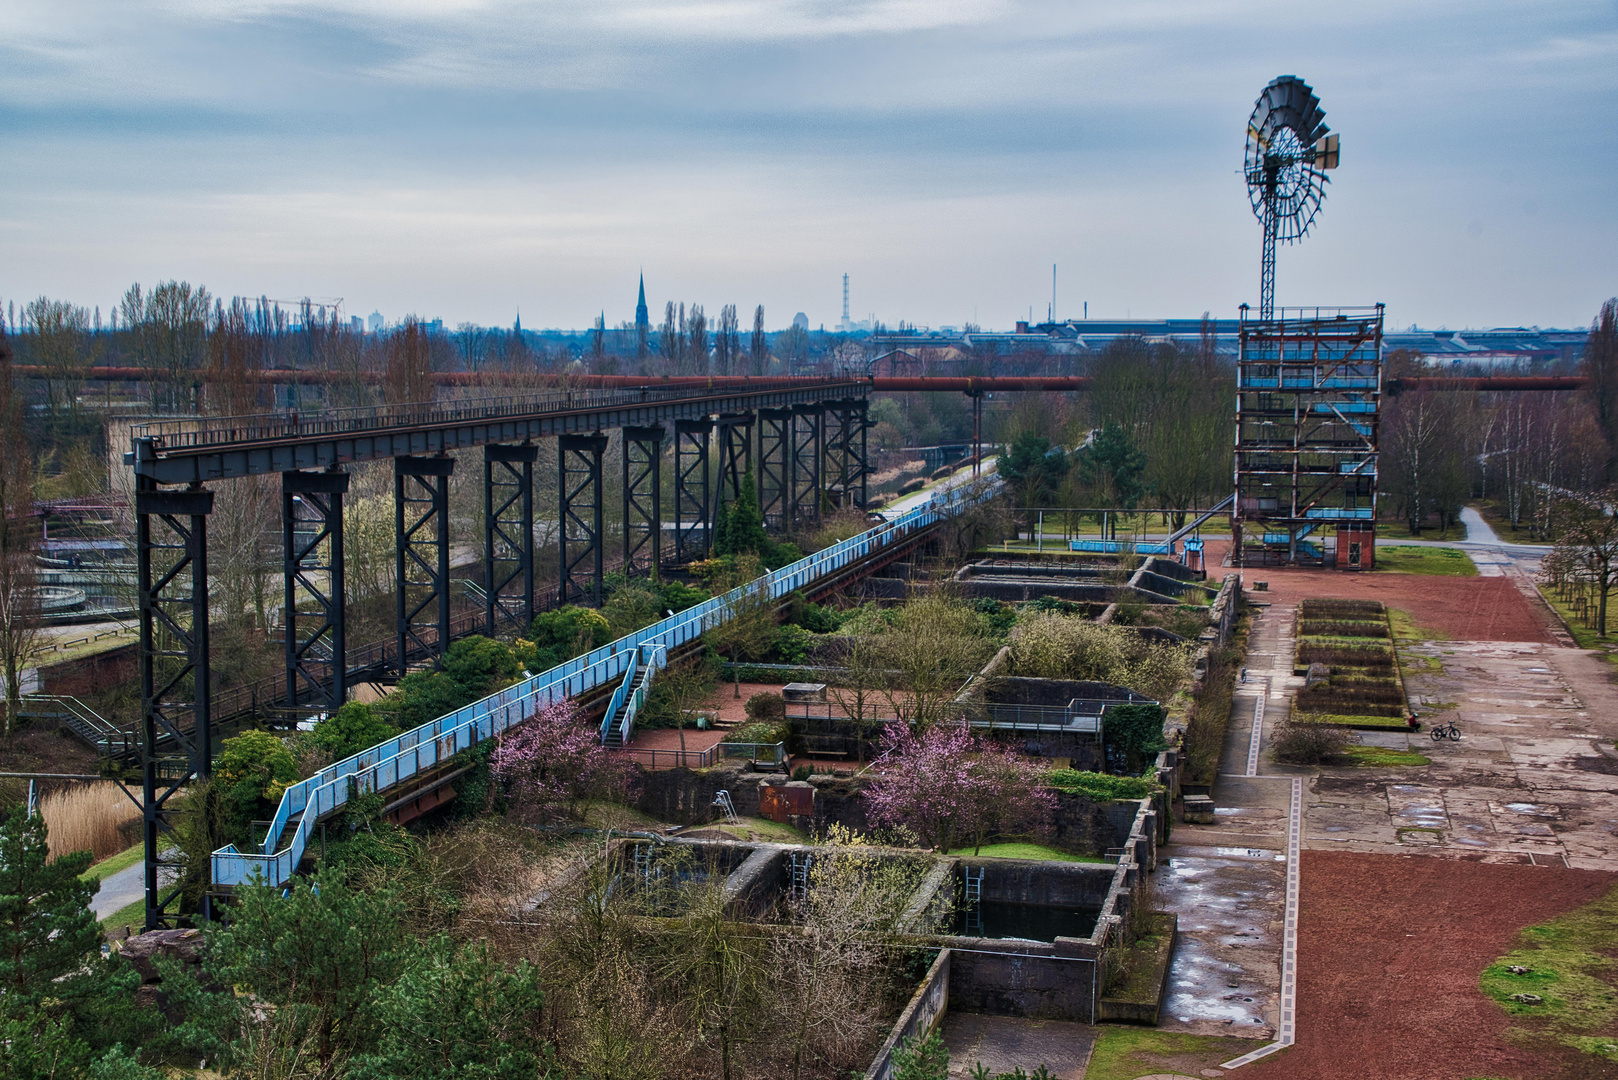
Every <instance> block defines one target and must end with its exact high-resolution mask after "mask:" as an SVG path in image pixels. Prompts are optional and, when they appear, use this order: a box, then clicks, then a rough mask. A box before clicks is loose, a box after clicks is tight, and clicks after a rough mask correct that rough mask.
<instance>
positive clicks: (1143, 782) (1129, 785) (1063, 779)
mask: <svg viewBox="0 0 1618 1080" xmlns="http://www.w3.org/2000/svg"><path fill="white" fill-rule="evenodd" d="M1045 783H1046V786H1048V787H1053V788H1055V789H1056V790H1057V791H1065V792H1067V793H1068V794H1070V795H1088V796H1090V797H1091V798H1092V799H1109V800H1110V799H1144V798H1146V796H1148V795H1150V794H1152V792H1154V791H1157V790H1158V787H1157V785H1156V784H1154V783H1152V782H1151V781H1150V780H1147V779H1145V778H1143V777H1139V776H1109V775H1108V774H1107V773H1098V772H1081V771H1079V770H1078V769H1052V770H1051V771H1050V772H1048V773H1046V774H1045Z"/></svg>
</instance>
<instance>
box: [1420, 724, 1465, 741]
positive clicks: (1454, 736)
mask: <svg viewBox="0 0 1618 1080" xmlns="http://www.w3.org/2000/svg"><path fill="white" fill-rule="evenodd" d="M1428 734H1430V735H1432V737H1433V742H1443V741H1444V740H1445V739H1449V740H1451V741H1452V742H1460V741H1461V729H1460V728H1458V727H1456V726H1455V721H1453V720H1451V721H1450V722H1449V723H1447V724H1434V725H1433V726H1432V730H1431V731H1430V732H1428Z"/></svg>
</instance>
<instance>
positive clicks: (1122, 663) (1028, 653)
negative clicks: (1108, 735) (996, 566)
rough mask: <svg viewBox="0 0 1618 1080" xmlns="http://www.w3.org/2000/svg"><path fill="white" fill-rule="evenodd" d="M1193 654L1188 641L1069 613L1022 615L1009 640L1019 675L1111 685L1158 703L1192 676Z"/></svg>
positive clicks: (1013, 664)
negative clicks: (1158, 638)
mask: <svg viewBox="0 0 1618 1080" xmlns="http://www.w3.org/2000/svg"><path fill="white" fill-rule="evenodd" d="M1195 657H1196V652H1195V649H1194V648H1193V647H1192V646H1190V645H1171V644H1163V643H1158V642H1153V641H1149V640H1148V639H1146V638H1145V637H1143V636H1142V635H1141V634H1140V633H1139V632H1137V631H1135V630H1131V629H1129V628H1127V627H1120V626H1098V625H1096V624H1095V623H1093V622H1089V621H1087V620H1085V619H1080V618H1076V617H1074V616H1069V615H1045V614H1037V615H1034V616H1033V617H1032V618H1026V617H1025V618H1024V619H1023V620H1022V621H1021V622H1020V623H1019V625H1018V628H1017V632H1016V634H1015V635H1014V636H1013V638H1012V642H1011V663H1012V670H1013V672H1014V673H1015V674H1017V675H1023V676H1029V677H1032V678H1038V679H1079V680H1093V681H1096V682H1105V683H1111V684H1113V685H1114V686H1125V687H1128V688H1129V689H1131V690H1134V691H1137V692H1138V693H1141V694H1145V695H1146V696H1147V697H1151V698H1156V699H1157V700H1159V701H1167V700H1168V699H1169V698H1171V697H1173V696H1174V693H1175V691H1176V690H1178V689H1179V687H1180V685H1181V684H1182V683H1183V682H1184V681H1185V680H1186V679H1187V678H1189V677H1190V675H1191V668H1192V665H1193V663H1194V662H1195Z"/></svg>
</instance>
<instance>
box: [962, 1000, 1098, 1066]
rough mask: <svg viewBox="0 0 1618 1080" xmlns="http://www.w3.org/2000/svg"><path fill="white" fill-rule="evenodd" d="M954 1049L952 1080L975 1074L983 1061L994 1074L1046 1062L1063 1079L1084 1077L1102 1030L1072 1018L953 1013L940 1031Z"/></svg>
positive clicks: (1045, 1064) (1044, 1064)
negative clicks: (1099, 1032)
mask: <svg viewBox="0 0 1618 1080" xmlns="http://www.w3.org/2000/svg"><path fill="white" fill-rule="evenodd" d="M940 1033H941V1034H942V1036H943V1038H944V1045H945V1046H947V1047H948V1048H949V1075H950V1076H951V1078H956V1077H969V1076H971V1075H972V1067H973V1066H974V1065H977V1064H979V1063H982V1064H983V1066H984V1067H985V1068H987V1069H988V1070H989V1074H990V1075H991V1076H994V1075H998V1074H999V1073H1009V1072H1011V1071H1012V1070H1013V1069H1016V1068H1019V1067H1020V1068H1021V1069H1022V1070H1023V1071H1024V1072H1027V1073H1032V1072H1034V1071H1035V1070H1036V1069H1038V1068H1039V1067H1040V1066H1041V1065H1043V1066H1045V1067H1046V1068H1047V1069H1049V1070H1050V1073H1051V1075H1052V1076H1054V1077H1057V1078H1058V1080H1082V1078H1083V1076H1084V1071H1085V1069H1086V1068H1087V1067H1088V1066H1089V1064H1090V1050H1091V1049H1092V1048H1093V1047H1094V1046H1095V1041H1096V1033H1097V1032H1096V1029H1095V1028H1093V1027H1091V1026H1090V1025H1088V1024H1075V1023H1073V1022H1071V1021H1067V1020H1030V1019H1027V1018H1025V1017H1020V1016H982V1015H979V1014H977V1013H964V1012H954V1011H951V1012H949V1013H948V1014H946V1015H945V1017H944V1024H943V1027H942V1029H941V1031H940Z"/></svg>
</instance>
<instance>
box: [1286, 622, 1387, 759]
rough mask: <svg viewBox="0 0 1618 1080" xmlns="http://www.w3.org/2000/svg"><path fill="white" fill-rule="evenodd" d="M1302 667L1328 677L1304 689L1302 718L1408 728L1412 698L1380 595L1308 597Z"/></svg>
mask: <svg viewBox="0 0 1618 1080" xmlns="http://www.w3.org/2000/svg"><path fill="white" fill-rule="evenodd" d="M1294 664H1295V667H1296V669H1297V670H1300V671H1307V670H1308V669H1309V668H1310V666H1311V665H1315V664H1323V665H1325V667H1326V668H1327V671H1328V672H1329V674H1328V677H1327V678H1326V679H1325V680H1323V681H1320V682H1316V683H1315V684H1313V685H1311V686H1307V687H1305V688H1304V689H1302V690H1300V691H1299V692H1298V697H1297V704H1296V709H1297V712H1298V720H1299V722H1302V723H1333V724H1343V725H1345V726H1348V727H1361V728H1364V727H1369V728H1402V727H1404V726H1405V717H1406V716H1407V715H1408V713H1407V699H1406V697H1405V690H1404V682H1403V680H1402V679H1401V678H1400V676H1399V662H1398V655H1397V654H1396V653H1395V652H1394V645H1393V635H1392V632H1391V627H1390V624H1389V622H1388V613H1387V610H1386V609H1385V608H1384V607H1383V606H1382V604H1381V603H1380V602H1379V601H1376V600H1332V599H1327V600H1317V599H1307V600H1304V601H1302V602H1301V603H1299V605H1298V644H1297V652H1296V654H1295V657H1294Z"/></svg>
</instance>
